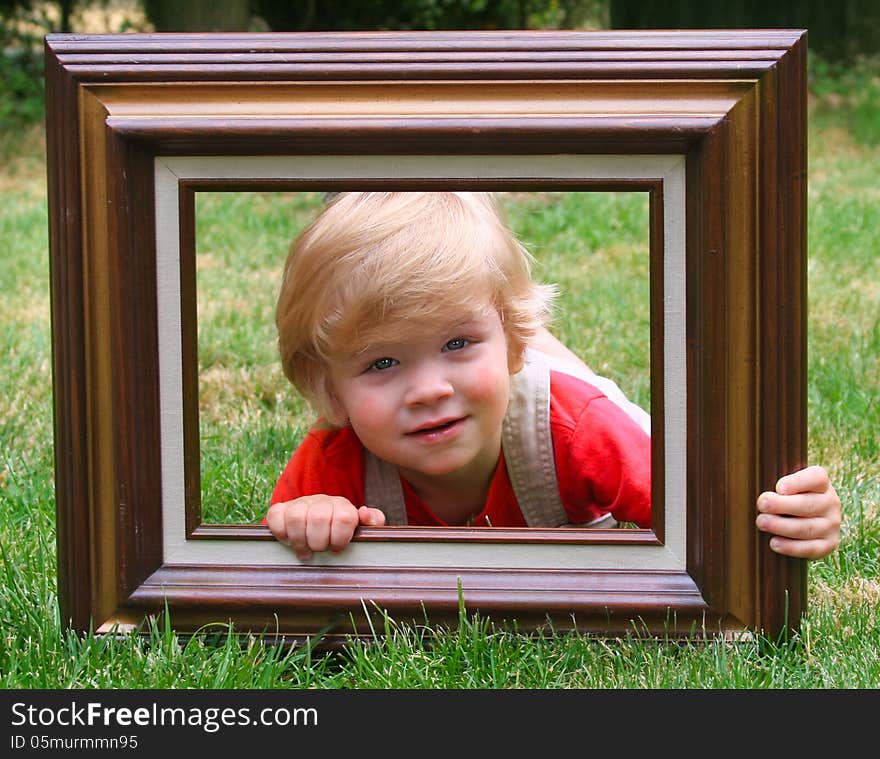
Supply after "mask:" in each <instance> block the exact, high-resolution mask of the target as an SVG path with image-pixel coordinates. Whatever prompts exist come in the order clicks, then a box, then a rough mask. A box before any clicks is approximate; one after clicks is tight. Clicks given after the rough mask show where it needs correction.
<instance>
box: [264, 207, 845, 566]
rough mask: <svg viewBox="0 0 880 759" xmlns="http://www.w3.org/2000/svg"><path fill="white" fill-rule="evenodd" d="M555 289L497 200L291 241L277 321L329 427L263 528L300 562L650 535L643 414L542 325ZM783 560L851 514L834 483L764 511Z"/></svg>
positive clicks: (288, 478) (399, 212) (822, 544)
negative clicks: (435, 537) (421, 534)
mask: <svg viewBox="0 0 880 759" xmlns="http://www.w3.org/2000/svg"><path fill="white" fill-rule="evenodd" d="M552 297H553V291H552V289H551V288H548V287H546V286H542V285H538V284H536V283H534V282H533V281H532V278H531V274H530V257H529V254H528V253H527V251H525V249H524V248H523V247H522V245H520V243H519V242H518V241H517V240H516V238H515V237H514V236H513V234H512V233H511V232H510V230H509V229H508V227H507V225H506V223H505V221H504V218H503V214H502V212H501V210H500V208H499V207H498V206H497V204H496V202H495V200H494V198H493V197H492V196H491V195H490V194H486V193H468V192H401V193H382V192H376V193H358V192H353V193H341V194H339V195H338V196H336V197H335V198H334V199H333V200H332V201H331V202H330V203H329V204H328V205H327V206H326V208H325V209H324V210H323V212H322V213H321V214H320V215H319V216H318V218H317V219H316V220H315V221H314V222H313V223H312V224H311V225H310V226H309V227H308V228H307V229H306V230H305V231H304V232H303V233H302V234H301V235H300V236H299V237H298V238H297V240H296V241H295V242H294V244H293V246H292V248H291V251H290V254H289V256H288V260H287V264H286V267H285V271H284V278H283V283H282V287H281V292H280V296H279V299H278V308H277V313H276V324H277V327H278V334H279V348H280V352H281V359H282V364H283V367H284V371H285V373H286V375H287V377H288V378H289V379H290V380H291V382H292V383H293V384H294V385H295V386H296V387H297V389H298V390H299V391H300V392H301V393H302V394H303V396H304V397H305V398H306V399H307V400H308V401H309V402H310V403H311V404H312V406H313V407H314V408H315V410H316V411H317V412H318V413H319V415H320V420H319V422H318V423H317V424H316V425H315V426H314V427H313V428H312V429H311V430H310V431H309V433H308V435H307V436H306V438H305V439H304V440H303V442H302V444H301V445H300V446H299V448H297V450H296V451H295V452H294V455H293V457H292V458H291V460H290V462H289V463H288V465H287V467H286V468H285V470H284V472H283V473H282V475H281V477H280V479H279V481H278V483H277V485H276V487H275V490H274V492H273V495H272V505H271V507H270V509H269V512H268V514H267V518H266V521H267V523H268V525H269V528H270V529H271V531H272V533H273V535H274V536H275V537H276V538H277V539H278V540H280V541H282V542H284V543H286V544H289V545H290V546H291V547H292V549H293V550H294V552H295V553H296V555H297V556H298V557H299V559H300V560H303V561H308V560H309V559H310V558H311V556H312V554H313V552H314V551H324V550H328V549H329V550H332V551H337V552H338V551H341V550H343V549H344V548H345V546H347V545H348V543H349V542H350V541H351V539H352V537H353V536H354V532H355V530H356V528H357V527H358V526H360V525H368V526H381V525H385V524H415V525H439V526H443V525H473V526H480V527H486V526H494V527H524V526H550V527H556V526H560V525H584V526H613V525H614V524H615V523H616V522H623V521H625V522H633V523H635V524H637V525H639V526H642V527H647V526H649V525H650V519H651V474H650V461H651V458H650V448H651V447H650V435H649V431H648V420H647V415H646V414H644V412H643V411H641V410H640V409H638V408H637V407H635V406H634V405H633V404H630V403H629V402H628V401H627V400H626V398H625V397H623V394H622V393H620V391H619V390H618V389H617V387H616V386H615V385H614V384H613V383H611V382H609V381H608V380H606V379H604V378H599V377H597V376H596V375H594V374H593V373H592V372H590V371H589V369H587V367H586V366H585V365H584V364H583V363H582V362H580V361H579V360H578V359H577V358H576V357H575V356H574V354H571V353H570V352H569V351H568V350H567V349H566V348H564V347H563V346H562V345H561V344H560V343H558V341H556V340H555V339H554V338H552V337H551V336H550V334H549V332H547V330H546V329H545V327H544V324H545V321H546V317H547V313H548V307H549V304H550V302H551V300H552ZM758 509H759V511H760V512H761V514H760V515H759V516H758V518H757V526H758V528H759V529H761V530H764V531H767V532H770V533H774V534H775V537H774V538H773V539H772V541H771V547H772V548H773V549H774V550H777V551H779V552H780V553H785V554H788V555H792V556H802V557H809V558H816V557H819V556H824V555H826V554H828V553H830V552H831V551H833V550H834V549H835V548H836V546H837V543H838V528H839V523H840V501H839V499H838V497H837V493H836V492H835V491H834V488H833V487H832V486H831V484H830V482H829V481H828V476H827V474H826V473H825V471H824V470H823V469H821V468H820V467H811V468H808V469H805V470H801V471H800V472H796V473H794V474H792V475H789V476H788V477H784V478H782V479H781V480H780V482H779V483H778V485H777V489H776V492H775V493H762V494H761V496H760V497H759V498H758Z"/></svg>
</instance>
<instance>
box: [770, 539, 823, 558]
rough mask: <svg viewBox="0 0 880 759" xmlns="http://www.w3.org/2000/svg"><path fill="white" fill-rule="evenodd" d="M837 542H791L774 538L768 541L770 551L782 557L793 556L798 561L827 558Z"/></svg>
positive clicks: (790, 540) (791, 540)
mask: <svg viewBox="0 0 880 759" xmlns="http://www.w3.org/2000/svg"><path fill="white" fill-rule="evenodd" d="M837 544H838V541H836V540H831V539H824V540H793V539H791V538H781V537H779V536H774V537H772V538H771V539H770V549H771V550H772V551H775V552H776V553H779V554H782V555H784V556H793V557H795V558H798V559H821V558H822V557H823V556H827V555H828V554H829V553H831V552H832V551H833V550H834V549H835V548H837Z"/></svg>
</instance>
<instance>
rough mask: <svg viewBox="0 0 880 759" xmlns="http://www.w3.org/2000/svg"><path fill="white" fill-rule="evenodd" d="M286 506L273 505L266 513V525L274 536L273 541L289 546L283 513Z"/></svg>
mask: <svg viewBox="0 0 880 759" xmlns="http://www.w3.org/2000/svg"><path fill="white" fill-rule="evenodd" d="M285 508H286V504H284V503H273V504H272V505H271V506H270V507H269V511H268V512H267V513H266V525H267V526H268V527H269V531H270V532H271V533H272V535H274V536H275V540H277V541H278V542H279V543H284V545H290V539H289V538H288V537H287V525H286V523H285V516H284V511H285Z"/></svg>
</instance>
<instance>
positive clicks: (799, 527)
mask: <svg viewBox="0 0 880 759" xmlns="http://www.w3.org/2000/svg"><path fill="white" fill-rule="evenodd" d="M755 525H756V526H757V528H758V529H759V530H761V532H770V533H772V534H774V535H779V536H780V537H783V538H794V539H795V540H820V539H824V538H826V537H827V536H828V534H829V533H830V532H831V531H832V527H831V524H830V523H829V522H828V520H827V519H822V518H820V517H808V518H805V517H787V516H778V515H775V514H760V515H759V516H758V518H757V519H756V520H755Z"/></svg>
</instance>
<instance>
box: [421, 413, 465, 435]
mask: <svg viewBox="0 0 880 759" xmlns="http://www.w3.org/2000/svg"><path fill="white" fill-rule="evenodd" d="M462 419H464V417H459V418H457V419H449V420H447V421H445V422H440V423H439V424H431V425H426V426H424V427H419V428H418V429H417V430H413V431H412V432H410V433H409V434H410V435H431V434H434V433H437V432H443V431H444V430H448V429H449V428H450V427H453V426H454V425H456V424H458V423H459V422H460V421H461V420H462Z"/></svg>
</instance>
